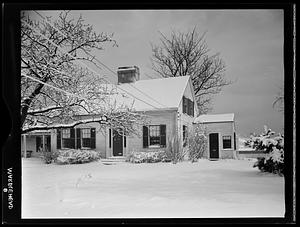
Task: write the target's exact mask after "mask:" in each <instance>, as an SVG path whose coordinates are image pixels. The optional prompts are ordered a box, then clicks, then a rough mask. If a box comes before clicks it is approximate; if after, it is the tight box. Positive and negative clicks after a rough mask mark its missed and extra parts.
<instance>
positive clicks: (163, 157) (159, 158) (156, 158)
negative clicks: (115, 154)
mask: <svg viewBox="0 0 300 227" xmlns="http://www.w3.org/2000/svg"><path fill="white" fill-rule="evenodd" d="M126 161H127V162H132V163H154V162H167V161H170V160H169V158H168V155H167V153H166V152H165V151H163V150H160V151H149V152H135V151H134V152H131V153H130V154H129V155H127V157H126Z"/></svg>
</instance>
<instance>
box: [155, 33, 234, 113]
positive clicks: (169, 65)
mask: <svg viewBox="0 0 300 227" xmlns="http://www.w3.org/2000/svg"><path fill="white" fill-rule="evenodd" d="M160 34H161V37H160V41H161V43H160V45H152V57H151V61H152V68H153V70H154V71H155V72H157V73H158V74H159V75H161V76H162V77H178V76H186V75H189V76H191V78H192V81H193V86H194V91H195V95H196V97H197V104H198V107H199V109H200V113H206V112H207V111H208V110H209V109H210V106H209V104H210V103H211V98H212V95H213V94H217V93H219V92H220V91H221V89H222V87H223V86H225V85H228V84H230V83H231V82H230V81H227V80H226V79H225V78H224V76H225V74H224V72H225V64H224V61H223V60H222V59H221V58H220V56H219V54H214V55H209V54H208V52H209V49H208V46H207V44H206V41H205V33H204V34H203V35H202V36H199V34H198V33H197V32H196V28H194V29H193V30H192V31H190V32H187V33H182V32H175V31H173V32H172V34H171V37H170V38H167V37H166V36H165V35H163V34H162V33H160Z"/></svg>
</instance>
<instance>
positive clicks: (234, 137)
mask: <svg viewBox="0 0 300 227" xmlns="http://www.w3.org/2000/svg"><path fill="white" fill-rule="evenodd" d="M233 139H234V141H233V142H234V150H236V135H235V132H234V133H233Z"/></svg>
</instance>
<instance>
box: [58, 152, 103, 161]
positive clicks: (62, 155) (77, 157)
mask: <svg viewBox="0 0 300 227" xmlns="http://www.w3.org/2000/svg"><path fill="white" fill-rule="evenodd" d="M98 159H100V154H99V152H96V151H93V150H81V149H68V150H59V151H58V155H57V158H56V160H55V162H56V163H57V164H81V163H87V162H92V161H95V160H98Z"/></svg>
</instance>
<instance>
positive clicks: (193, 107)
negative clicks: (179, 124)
mask: <svg viewBox="0 0 300 227" xmlns="http://www.w3.org/2000/svg"><path fill="white" fill-rule="evenodd" d="M194 105H195V104H194V102H193V101H192V112H191V114H192V116H193V117H194V114H195V113H194V109H195V106H194Z"/></svg>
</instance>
